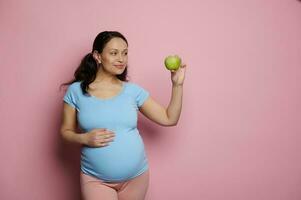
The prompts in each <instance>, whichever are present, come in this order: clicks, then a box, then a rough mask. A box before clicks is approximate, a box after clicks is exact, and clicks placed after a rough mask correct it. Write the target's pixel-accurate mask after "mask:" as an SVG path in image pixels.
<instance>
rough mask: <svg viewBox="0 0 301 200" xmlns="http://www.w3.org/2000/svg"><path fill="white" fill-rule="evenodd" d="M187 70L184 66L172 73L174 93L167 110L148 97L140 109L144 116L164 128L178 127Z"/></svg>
mask: <svg viewBox="0 0 301 200" xmlns="http://www.w3.org/2000/svg"><path fill="white" fill-rule="evenodd" d="M185 70H186V65H185V64H183V65H182V66H181V67H180V68H179V69H178V70H177V71H171V80H172V93H171V99H170V102H169V105H168V107H167V108H165V107H163V106H162V105H160V104H159V103H157V102H156V101H155V100H154V99H153V98H152V97H148V99H147V100H146V101H145V102H144V103H143V105H142V106H141V107H140V112H141V113H142V114H143V115H144V116H146V117H147V118H148V119H150V120H152V121H153V122H155V123H157V124H159V125H162V126H175V125H177V123H178V120H179V118H180V114H181V109H182V97H183V83H184V79H185Z"/></svg>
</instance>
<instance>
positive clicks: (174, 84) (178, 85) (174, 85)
mask: <svg viewBox="0 0 301 200" xmlns="http://www.w3.org/2000/svg"><path fill="white" fill-rule="evenodd" d="M172 87H183V83H182V84H177V83H172Z"/></svg>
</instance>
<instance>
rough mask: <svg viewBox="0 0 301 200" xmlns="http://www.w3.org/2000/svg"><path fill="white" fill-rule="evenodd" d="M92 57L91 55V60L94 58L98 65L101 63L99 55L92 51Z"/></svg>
mask: <svg viewBox="0 0 301 200" xmlns="http://www.w3.org/2000/svg"><path fill="white" fill-rule="evenodd" d="M92 55H93V58H94V59H95V60H96V61H97V62H98V63H101V59H100V55H99V53H98V52H97V51H96V50H94V51H93V53H92Z"/></svg>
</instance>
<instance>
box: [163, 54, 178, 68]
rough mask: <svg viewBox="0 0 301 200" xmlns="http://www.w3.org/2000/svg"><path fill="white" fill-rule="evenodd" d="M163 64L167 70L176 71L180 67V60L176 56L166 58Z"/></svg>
mask: <svg viewBox="0 0 301 200" xmlns="http://www.w3.org/2000/svg"><path fill="white" fill-rule="evenodd" d="M164 64H165V67H166V69H168V70H177V69H179V67H180V65H181V58H180V57H179V56H178V55H175V56H167V57H166V58H165V60H164Z"/></svg>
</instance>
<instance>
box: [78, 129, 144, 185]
mask: <svg viewBox="0 0 301 200" xmlns="http://www.w3.org/2000/svg"><path fill="white" fill-rule="evenodd" d="M145 167H147V158H146V155H145V151H144V144H143V141H142V138H141V136H140V134H139V132H138V130H137V129H133V130H131V131H129V132H123V131H115V139H114V141H113V142H111V143H109V146H106V147H99V148H92V147H87V146H84V147H82V150H81V169H82V171H83V172H85V173H87V174H90V175H93V176H96V177H98V178H100V179H101V180H104V181H123V180H127V179H129V178H131V177H133V176H135V175H137V174H138V173H139V172H140V171H141V170H143V169H144V168H145Z"/></svg>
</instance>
